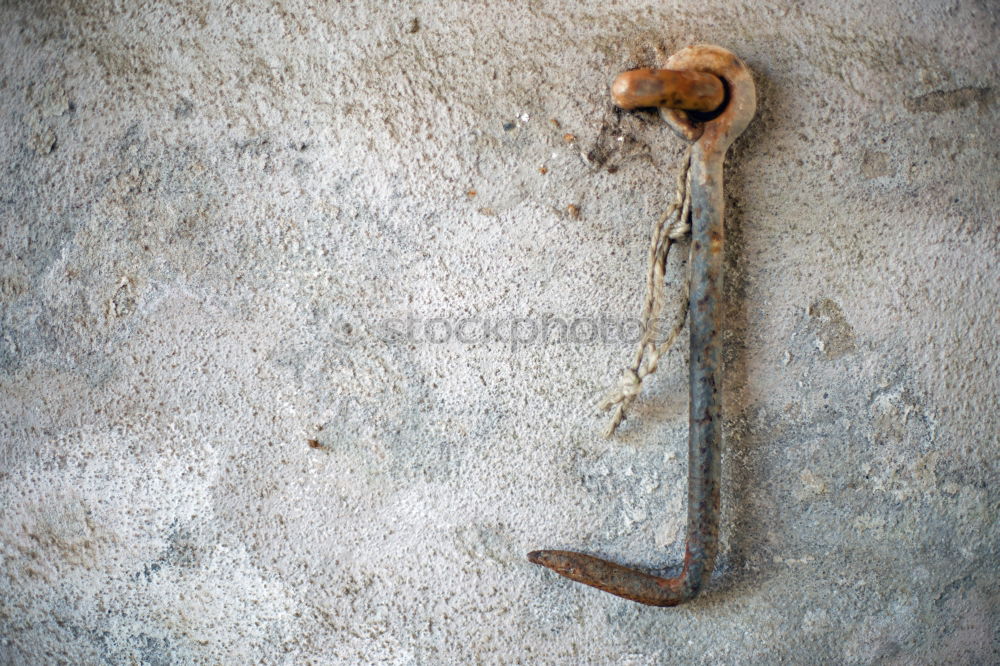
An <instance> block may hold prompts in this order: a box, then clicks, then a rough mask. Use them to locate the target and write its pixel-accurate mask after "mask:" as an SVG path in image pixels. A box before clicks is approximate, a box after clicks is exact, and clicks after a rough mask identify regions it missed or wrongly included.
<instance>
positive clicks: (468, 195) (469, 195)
mask: <svg viewBox="0 0 1000 666" xmlns="http://www.w3.org/2000/svg"><path fill="white" fill-rule="evenodd" d="M477 194H479V192H476V191H475V190H469V191H468V192H466V193H465V196H467V197H469V198H470V199H471V198H472V197H474V196H476V195H477Z"/></svg>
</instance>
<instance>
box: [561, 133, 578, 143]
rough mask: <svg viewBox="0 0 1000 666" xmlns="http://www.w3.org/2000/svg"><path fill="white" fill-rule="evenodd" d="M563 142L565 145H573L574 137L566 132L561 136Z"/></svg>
mask: <svg viewBox="0 0 1000 666" xmlns="http://www.w3.org/2000/svg"><path fill="white" fill-rule="evenodd" d="M563 141H565V142H566V143H573V142H574V141H576V136H575V135H573V134H570V133H569V132H566V133H565V134H563Z"/></svg>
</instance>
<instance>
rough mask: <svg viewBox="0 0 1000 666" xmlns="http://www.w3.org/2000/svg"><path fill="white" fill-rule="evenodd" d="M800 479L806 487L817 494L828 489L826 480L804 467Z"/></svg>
mask: <svg viewBox="0 0 1000 666" xmlns="http://www.w3.org/2000/svg"><path fill="white" fill-rule="evenodd" d="M799 481H801V482H802V485H803V486H805V489H806V490H808V491H809V492H811V493H813V494H815V495H822V494H823V493H825V492H826V491H827V485H826V481H824V480H823V479H821V478H819V477H818V476H816V475H815V474H813V473H812V471H810V470H808V469H804V470H802V471H801V472H799Z"/></svg>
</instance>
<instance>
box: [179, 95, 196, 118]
mask: <svg viewBox="0 0 1000 666" xmlns="http://www.w3.org/2000/svg"><path fill="white" fill-rule="evenodd" d="M192 113H194V102H192V101H191V100H189V99H187V98H186V97H181V100H180V101H179V102H177V106H175V107H174V120H184V119H185V118H190V117H191V114H192Z"/></svg>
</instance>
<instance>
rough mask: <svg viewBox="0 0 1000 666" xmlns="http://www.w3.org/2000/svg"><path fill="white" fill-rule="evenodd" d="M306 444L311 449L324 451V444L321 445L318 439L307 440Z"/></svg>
mask: <svg viewBox="0 0 1000 666" xmlns="http://www.w3.org/2000/svg"><path fill="white" fill-rule="evenodd" d="M306 444H308V445H309V448H310V449H322V448H323V444H321V443H320V441H319V440H318V439H307V440H306Z"/></svg>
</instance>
